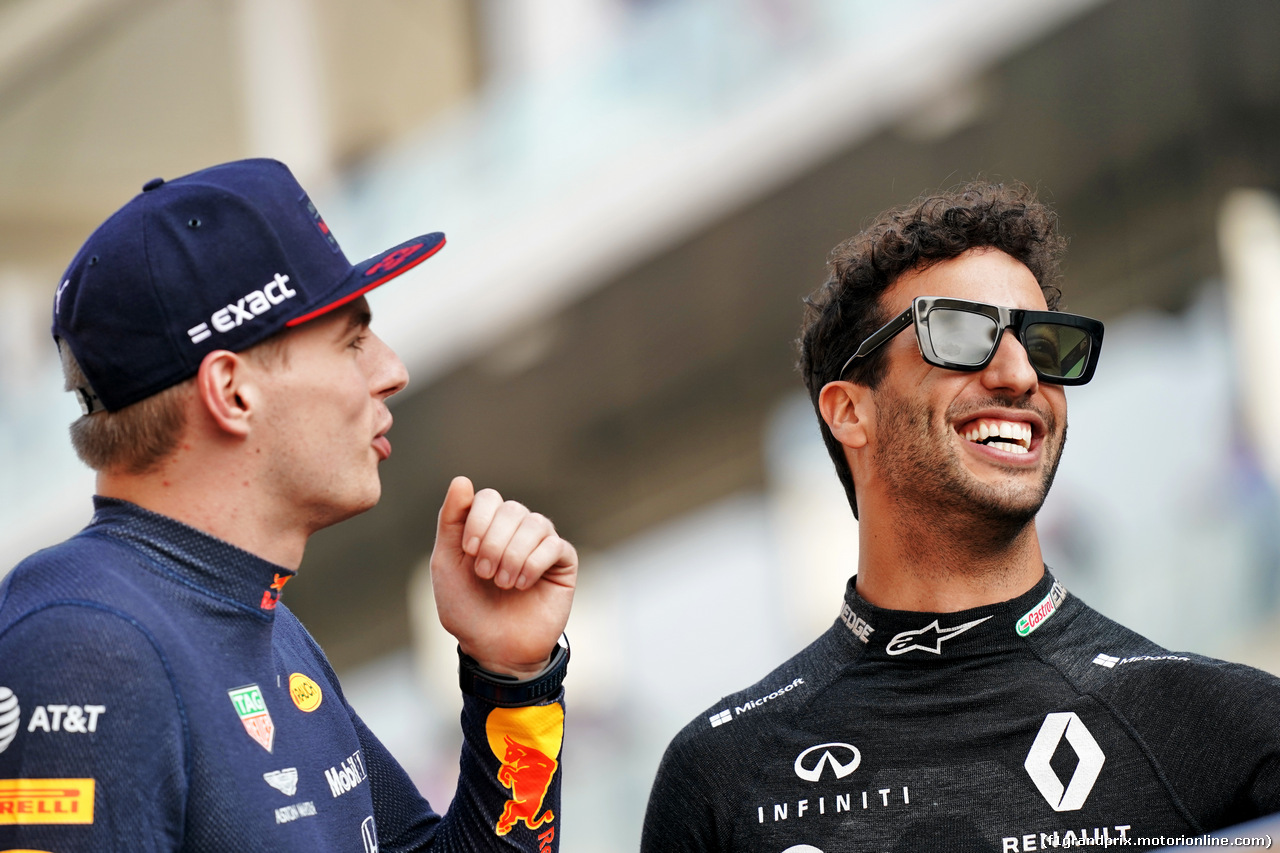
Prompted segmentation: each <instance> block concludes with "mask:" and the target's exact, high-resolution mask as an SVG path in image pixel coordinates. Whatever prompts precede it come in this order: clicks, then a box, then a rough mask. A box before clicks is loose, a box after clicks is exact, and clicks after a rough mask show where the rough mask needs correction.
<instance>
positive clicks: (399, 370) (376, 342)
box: [365, 331, 409, 399]
mask: <svg viewBox="0 0 1280 853" xmlns="http://www.w3.org/2000/svg"><path fill="white" fill-rule="evenodd" d="M368 334H369V338H368V340H367V341H366V343H365V348H366V350H368V351H370V354H371V355H373V356H374V358H375V364H376V367H375V369H374V371H373V374H372V379H373V388H374V393H375V394H377V395H378V396H379V397H382V398H383V399H386V398H387V397H390V396H391V395H392V394H398V393H400V392H401V391H403V390H404V389H405V386H406V385H408V384H409V371H408V369H407V368H406V367H405V366H404V362H403V361H401V360H400V356H398V355H396V353H395V350H393V349H392V348H391V347H389V346H387V343H386V341H384V340H382V338H380V337H378V336H377V335H375V334H374V333H373V332H372V331H370V332H369V333H368Z"/></svg>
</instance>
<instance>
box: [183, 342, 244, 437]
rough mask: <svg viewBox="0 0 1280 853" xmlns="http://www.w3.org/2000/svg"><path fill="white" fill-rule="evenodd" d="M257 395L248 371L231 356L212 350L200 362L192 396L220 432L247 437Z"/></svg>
mask: <svg viewBox="0 0 1280 853" xmlns="http://www.w3.org/2000/svg"><path fill="white" fill-rule="evenodd" d="M257 391H258V389H257V386H256V384H255V383H254V371H253V369H252V367H251V366H250V365H249V363H248V362H247V361H246V360H245V359H243V358H241V357H240V356H238V355H236V354H235V353H233V352H230V351H228V350H224V349H220V350H214V351H213V352H211V353H209V354H208V355H206V356H205V357H204V360H203V361H201V362H200V370H199V371H197V373H196V396H197V397H198V398H199V400H200V403H201V405H202V406H203V407H204V409H205V411H207V412H208V413H209V417H210V418H212V420H213V422H214V423H215V424H217V426H218V428H219V429H221V430H222V431H224V432H227V433H230V434H231V435H234V436H239V437H244V436H246V435H248V434H249V416H250V414H251V413H252V411H253V407H254V406H255V405H256V403H257Z"/></svg>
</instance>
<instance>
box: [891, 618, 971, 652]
mask: <svg viewBox="0 0 1280 853" xmlns="http://www.w3.org/2000/svg"><path fill="white" fill-rule="evenodd" d="M990 618H991V617H990V616H984V617H982V618H981V619H974V620H973V621H972V622H965V623H964V624H963V625H956V626H955V627H954V628H943V627H941V626H939V625H938V620H937V619H934V620H933V621H932V622H930V623H929V624H928V625H925V626H924V627H923V628H920V629H919V630H916V631H903V632H902V633H901V634H895V635H894V637H893V639H892V640H890V641H889V645H887V646H885V649H884V650H885V651H886V652H888V653H889V654H891V655H905V654H906V653H907V652H912V651H921V652H929V653H930V654H935V655H940V654H942V644H943V643H945V642H946V641H947V640H950V639H951V638H953V637H958V636H960V635H961V634H963V633H964V632H965V631H968V630H969V629H970V628H973V627H976V626H978V625H981V624H982V623H983V622H986V621H987V620H988V619H990Z"/></svg>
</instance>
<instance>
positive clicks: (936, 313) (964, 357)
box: [925, 308, 997, 364]
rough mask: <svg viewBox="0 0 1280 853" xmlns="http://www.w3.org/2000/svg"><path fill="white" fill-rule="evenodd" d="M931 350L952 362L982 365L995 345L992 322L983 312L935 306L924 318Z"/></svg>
mask: <svg viewBox="0 0 1280 853" xmlns="http://www.w3.org/2000/svg"><path fill="white" fill-rule="evenodd" d="M925 324H926V325H927V326H928V327H929V343H930V344H931V345H932V346H933V351H934V353H935V354H936V355H937V356H938V357H939V358H941V359H943V360H944V361H949V362H951V363H953V364H982V362H984V361H986V360H987V356H989V355H990V354H991V350H992V349H994V348H995V343H996V329H997V326H996V321H995V320H994V319H993V318H991V317H988V316H986V315H985V314H974V313H972V312H969V311H957V310H955V309H952V308H935V309H933V310H932V311H930V312H929V316H928V317H927V318H926V319H925Z"/></svg>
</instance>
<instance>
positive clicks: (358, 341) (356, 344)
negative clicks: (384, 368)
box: [349, 335, 368, 349]
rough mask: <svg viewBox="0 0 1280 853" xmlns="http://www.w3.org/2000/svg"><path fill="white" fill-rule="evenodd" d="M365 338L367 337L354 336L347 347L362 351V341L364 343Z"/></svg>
mask: <svg viewBox="0 0 1280 853" xmlns="http://www.w3.org/2000/svg"><path fill="white" fill-rule="evenodd" d="M367 337H368V335H356V336H355V337H354V338H352V339H351V343H350V344H349V346H350V347H351V348H352V349H364V341H365V338H367Z"/></svg>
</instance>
